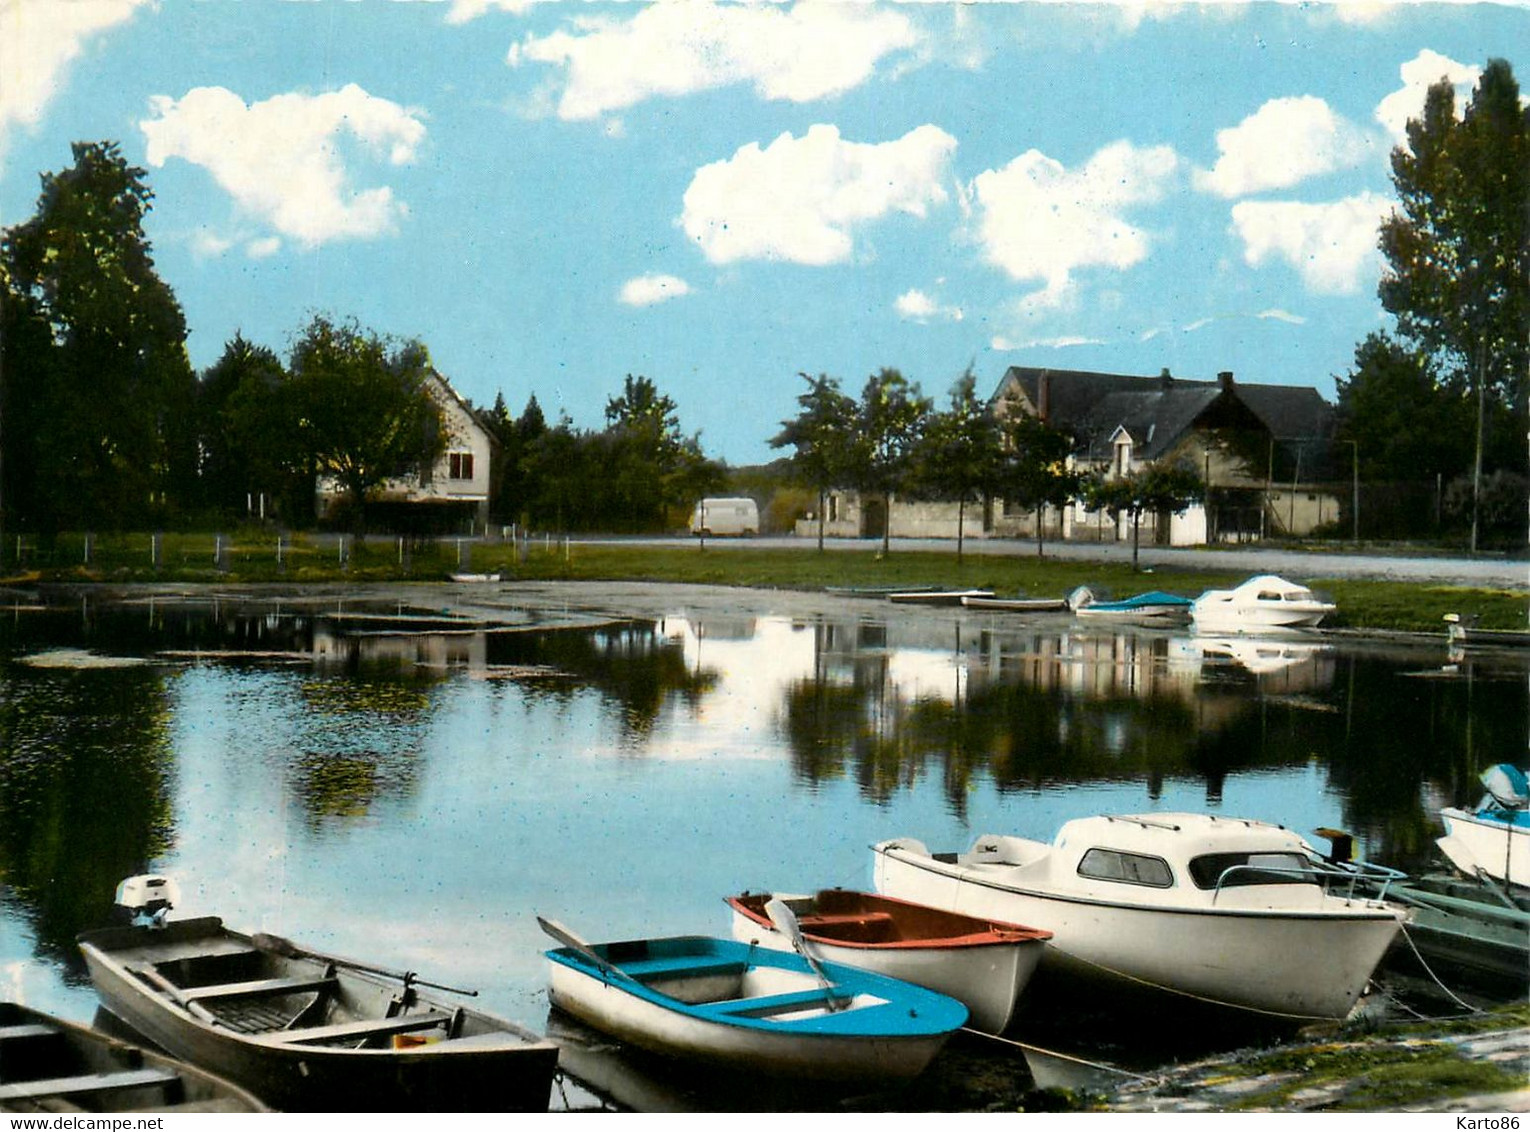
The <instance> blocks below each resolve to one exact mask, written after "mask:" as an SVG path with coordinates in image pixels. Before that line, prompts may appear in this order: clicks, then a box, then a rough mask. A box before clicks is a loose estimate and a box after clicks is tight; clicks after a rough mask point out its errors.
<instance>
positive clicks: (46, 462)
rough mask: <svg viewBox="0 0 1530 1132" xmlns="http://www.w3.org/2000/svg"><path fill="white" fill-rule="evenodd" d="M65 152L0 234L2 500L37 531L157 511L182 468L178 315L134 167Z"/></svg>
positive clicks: (186, 409) (184, 380)
mask: <svg viewBox="0 0 1530 1132" xmlns="http://www.w3.org/2000/svg"><path fill="white" fill-rule="evenodd" d="M72 150H73V155H74V164H73V166H71V167H70V168H69V169H67V170H65V171H64V172H62V173H57V174H51V173H50V174H44V175H43V177H42V193H41V195H40V196H39V198H38V204H37V213H36V215H35V216H33V217H32V219H30V220H27V221H25V222H24V223H22V224H18V225H16V226H15V227H12V228H8V229H6V230H5V232H4V235H3V238H0V279H3V285H4V293H3V295H0V302H3V304H4V306H5V307H6V308H7V314H6V326H5V330H6V331H7V334H6V336H5V342H4V351H5V353H4V357H3V363H4V365H3V379H4V383H5V388H4V394H3V401H4V407H5V411H6V421H5V431H6V437H5V439H6V440H7V442H12V441H17V442H19V443H18V445H17V447H14V448H12V449H11V454H10V458H9V459H8V460H6V461H5V465H6V479H7V487H8V489H9V490H8V491H7V498H8V499H9V500H10V505H11V506H12V507H13V508H15V509H16V512H17V513H16V517H17V518H18V519H19V520H21V521H23V522H28V523H31V524H35V525H37V526H39V527H41V528H43V529H54V530H56V529H59V528H61V527H68V526H74V527H87V528H88V527H97V526H112V527H116V526H121V525H126V524H138V523H146V522H149V521H156V522H157V521H163V520H164V519H166V518H168V517H170V516H171V515H173V514H174V512H175V510H176V507H177V505H178V504H179V503H180V502H181V501H182V500H184V499H185V498H186V497H187V496H188V495H189V494H190V492H191V491H192V487H193V484H194V479H195V474H196V446H195V430H194V425H193V422H194V415H193V412H192V401H193V396H194V385H195V379H194V377H193V375H192V371H191V364H190V362H189V361H188V360H187V357H186V322H185V317H184V315H183V314H182V312H181V307H180V304H179V303H178V302H177V301H176V299H175V295H174V294H173V293H172V292H171V290H170V288H169V286H167V285H166V284H165V282H164V281H163V280H161V279H160V278H159V276H158V274H157V273H156V272H155V270H154V260H153V257H152V255H151V254H150V252H151V249H150V245H149V241H148V239H147V238H146V237H145V235H144V230H143V220H144V217H145V215H146V214H147V213H148V211H149V209H150V206H151V202H152V200H153V194H152V193H151V192H150V191H149V187H148V184H147V182H146V181H145V180H144V176H145V175H144V171H143V170H142V169H138V168H136V167H134V166H131V165H129V164H128V163H127V162H126V161H125V160H124V159H123V157H122V155H121V153H120V152H119V150H118V147H117V145H116V143H114V142H89V143H87V142H77V143H75V145H74V146H73V147H72Z"/></svg>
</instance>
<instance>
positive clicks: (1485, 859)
mask: <svg viewBox="0 0 1530 1132" xmlns="http://www.w3.org/2000/svg"><path fill="white" fill-rule="evenodd" d="M1440 817H1441V819H1442V820H1443V821H1444V822H1445V836H1444V837H1442V838H1440V839H1439V841H1438V842H1437V844H1438V845H1439V847H1440V849H1441V850H1442V851H1443V852H1444V854H1445V856H1446V857H1448V858H1449V859H1450V863H1451V864H1453V865H1454V866H1455V867H1456V868H1458V869H1460V870H1461V871H1462V872H1463V873H1465V874H1466V875H1467V876H1476V875H1477V874H1478V872H1479V871H1480V872H1482V873H1484V874H1486V875H1487V876H1489V877H1491V878H1492V879H1493V880H1496V881H1500V882H1502V883H1505V884H1511V885H1514V886H1515V887H1516V888H1530V825H1526V824H1523V823H1522V822H1509V821H1505V820H1503V819H1502V818H1497V817H1494V816H1493V815H1491V814H1479V813H1472V812H1470V811H1467V810H1458V809H1456V808H1454V807H1447V808H1446V809H1443V810H1441V811H1440Z"/></svg>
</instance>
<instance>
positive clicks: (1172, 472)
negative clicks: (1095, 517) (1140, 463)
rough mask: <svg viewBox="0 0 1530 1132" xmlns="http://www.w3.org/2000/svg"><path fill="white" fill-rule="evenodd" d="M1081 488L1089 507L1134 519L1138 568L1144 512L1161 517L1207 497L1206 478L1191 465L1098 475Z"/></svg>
mask: <svg viewBox="0 0 1530 1132" xmlns="http://www.w3.org/2000/svg"><path fill="white" fill-rule="evenodd" d="M1082 490H1083V496H1084V501H1085V505H1086V506H1088V507H1089V509H1090V510H1092V511H1101V510H1103V511H1105V512H1106V513H1107V514H1109V515H1110V517H1111V518H1112V519H1119V518H1120V517H1121V516H1122V515H1126V516H1128V517H1129V518H1130V519H1131V522H1132V569H1133V570H1136V569H1137V561H1138V557H1137V551H1138V544H1139V541H1140V534H1141V529H1142V516H1143V513H1144V512H1150V513H1152V514H1154V515H1156V516H1159V517H1160V518H1163V517H1167V516H1168V515H1174V514H1178V513H1179V512H1181V511H1183V510H1185V508H1187V507H1189V506H1190V505H1191V504H1192V503H1198V502H1200V501H1201V500H1202V499H1205V498H1206V481H1205V480H1203V479H1202V478H1201V474H1200V473H1199V472H1197V471H1196V470H1195V469H1194V467H1192V466H1190V465H1189V464H1170V463H1162V462H1160V463H1155V464H1148V465H1146V466H1145V467H1142V468H1139V469H1138V470H1136V471H1133V472H1130V473H1128V474H1126V475H1124V476H1116V477H1114V478H1106V477H1105V476H1100V475H1096V476H1094V477H1092V478H1090V479H1087V480H1085V481H1084V483H1083V487H1082Z"/></svg>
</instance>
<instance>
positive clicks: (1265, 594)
mask: <svg viewBox="0 0 1530 1132" xmlns="http://www.w3.org/2000/svg"><path fill="white" fill-rule="evenodd" d="M1259 600H1260V601H1284V600H1285V597H1284V595H1282V594H1281V593H1280V592H1279V591H1278V590H1260V591H1259Z"/></svg>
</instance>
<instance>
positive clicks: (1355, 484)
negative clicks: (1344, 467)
mask: <svg viewBox="0 0 1530 1132" xmlns="http://www.w3.org/2000/svg"><path fill="white" fill-rule="evenodd" d="M1344 443H1345V444H1348V445H1349V447H1350V455H1351V457H1352V462H1351V464H1350V477H1351V479H1350V483H1351V485H1352V486H1351V490H1352V493H1353V494H1352V495H1351V497H1350V522H1351V527H1350V532H1351V534H1350V537H1351V540H1352V541H1353V542H1355V543H1356V544H1357V545H1358V544H1359V542H1360V442H1359V441H1358V440H1346V441H1345V442H1344Z"/></svg>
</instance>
